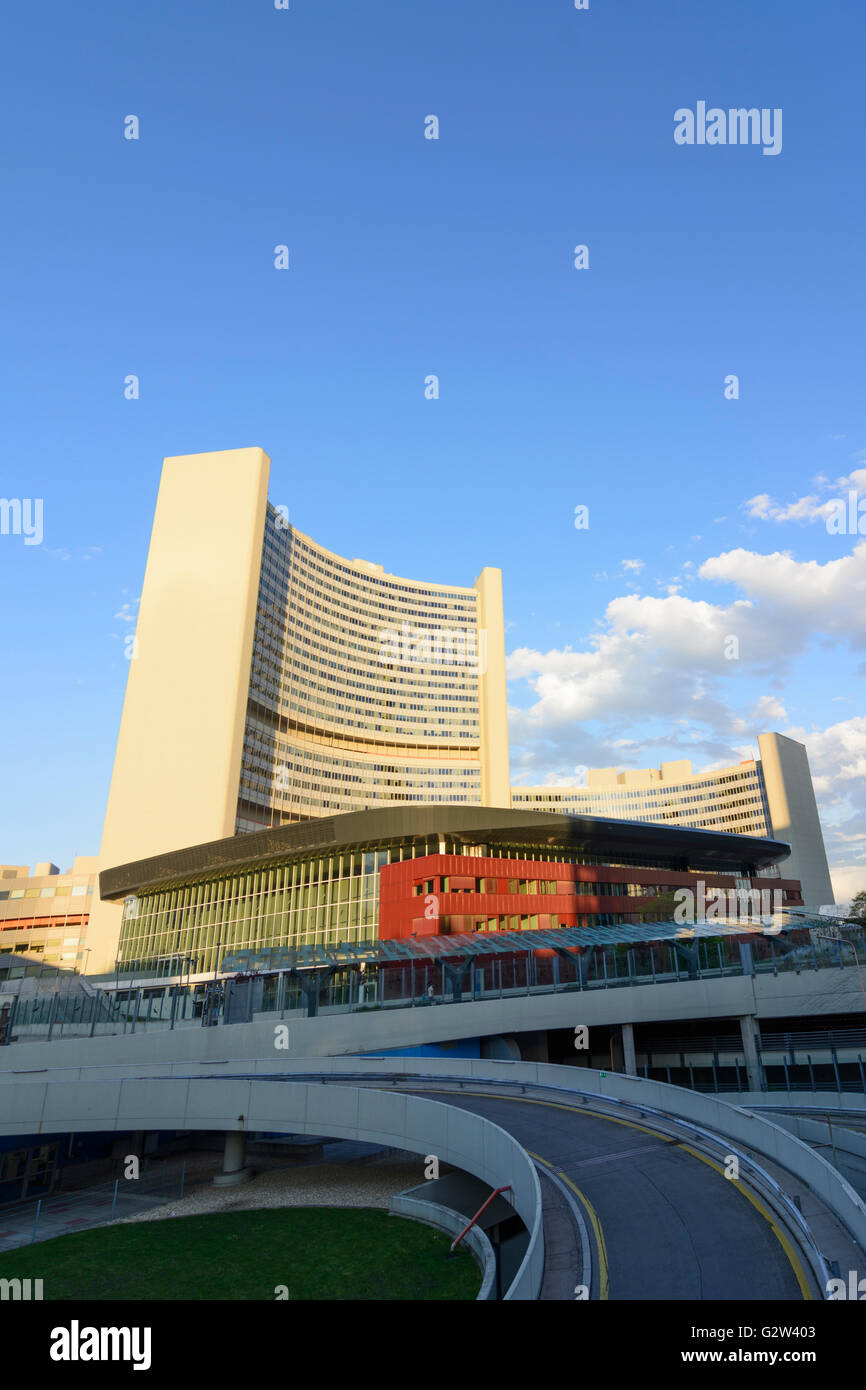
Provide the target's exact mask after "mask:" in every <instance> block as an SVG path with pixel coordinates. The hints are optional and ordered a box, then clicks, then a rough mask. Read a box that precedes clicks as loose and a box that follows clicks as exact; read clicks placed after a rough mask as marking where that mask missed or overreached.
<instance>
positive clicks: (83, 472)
mask: <svg viewBox="0 0 866 1390" xmlns="http://www.w3.org/2000/svg"><path fill="white" fill-rule="evenodd" d="M864 40H866V11H864V9H863V6H862V4H861V3H860V0H825V2H824V3H822V4H821V5H820V6H816V5H815V4H813V3H807V0H762V3H761V5H760V6H755V5H754V4H753V3H751V2H750V3H744V2H742V0H741V2H738V0H733V3H726V4H725V5H717V4H710V3H707V2H706V0H658V2H657V3H656V2H655V0H617V2H616V3H615V2H614V0H590V7H589V9H588V10H587V11H576V10H575V9H574V6H573V3H572V0H534V3H532V4H528V3H518V0H471V3H467V0H437V3H436V4H435V5H430V4H424V3H421V0H366V3H362V4H359V3H357V0H291V8H290V9H289V10H288V11H276V10H275V9H274V7H273V3H272V0H243V3H240V0H238V3H229V0H212V2H211V3H208V4H207V5H201V4H193V3H191V0H173V3H171V4H167V3H165V4H162V3H141V4H138V5H134V6H118V5H117V4H116V3H110V4H109V3H99V0H91V3H89V4H88V5H87V6H84V7H72V6H67V5H62V4H59V3H49V4H48V5H44V6H39V7H30V8H29V9H28V8H27V7H23V6H19V7H16V12H15V13H14V14H13V15H12V16H11V17H10V19H9V20H8V21H7V39H6V45H5V47H6V64H5V66H6V73H5V79H6V80H5V83H4V92H3V97H2V101H3V106H4V108H5V109H4V112H3V128H4V130H5V132H6V142H5V153H4V193H5V197H4V199H3V210H2V213H0V218H2V231H0V237H2V247H3V267H4V271H5V274H4V276H3V315H2V322H3V325H4V327H3V330H2V332H3V334H4V337H5V343H4V349H5V351H4V354H3V355H4V361H5V364H6V365H5V368H4V373H3V388H4V390H3V394H4V398H5V399H4V406H5V408H4V412H3V418H4V436H5V446H6V447H5V458H4V463H3V475H2V485H0V494H2V496H4V497H6V498H16V497H17V498H37V497H38V498H42V499H43V503H44V522H43V529H44V538H43V541H42V544H40V545H31V546H25V545H24V543H23V538H22V537H21V536H15V535H0V595H2V600H3V602H2V611H3V615H4V624H3V627H4V639H5V640H4V643H3V650H4V665H3V669H4V674H5V679H4V681H3V683H2V693H0V701H2V706H0V713H2V719H3V728H4V730H5V731H6V738H5V739H4V747H3V755H2V772H0V787H2V793H3V795H2V801H0V858H2V859H3V860H5V861H6V862H11V863H16V862H21V863H25V862H31V863H33V862H35V861H36V860H37V859H43V858H47V857H51V858H54V859H55V860H56V861H57V862H58V863H60V864H61V865H65V864H67V863H68V862H69V861H71V858H72V856H73V855H74V854H76V853H79V854H83V853H92V852H93V853H95V852H96V851H97V849H98V844H99V838H100V834H101V824H102V816H103V812H104V806H105V799H106V795H107V790H108V781H109V776H110V769H111V761H112V756H113V750H114V742H115V738H116V733H117V728H118V724H119V720H120V713H121V708H122V700H123V690H124V685H125V680H126V674H127V663H126V661H125V660H124V657H123V639H124V637H125V636H126V635H127V634H128V633H129V632H130V631H131V630H132V626H133V624H132V623H131V622H130V621H129V619H131V618H133V617H134V605H135V600H136V598H137V596H138V594H139V593H140V586H141V579H142V575H143V571H144V562H145V558H146V548H147V541H148V536H149V530H150V524H151V520H152V516H153V507H154V502H155V498H156V490H157V486H158V480H159V470H160V466H161V460H162V458H163V456H164V455H166V454H176V453H188V452H199V451H204V450H211V449H221V448H234V447H240V446H244V445H251V444H257V445H261V447H263V448H264V449H265V450H266V451H267V452H268V453H269V454H270V455H271V458H272V460H273V462H272V483H271V497H272V500H273V501H274V502H278V503H284V504H286V505H287V506H288V507H289V512H290V516H291V520H292V521H293V522H294V524H296V525H297V526H299V527H300V528H301V529H302V530H304V531H307V532H308V533H310V534H311V535H313V536H315V537H316V539H317V540H319V541H321V542H322V543H323V544H325V545H327V546H328V547H330V548H332V549H334V550H336V551H338V552H340V553H343V554H346V555H350V556H356V555H357V556H362V557H364V558H368V559H372V560H376V561H378V562H380V563H382V564H384V565H385V567H386V568H387V569H389V570H392V571H394V572H396V573H399V574H406V575H409V576H412V577H416V578H435V579H438V580H441V581H444V582H451V583H461V584H462V583H469V582H471V581H472V580H473V578H474V577H475V575H476V574H477V572H478V570H479V569H480V568H481V567H482V566H483V565H485V564H492V565H499V566H501V568H502V570H503V574H504V586H505V605H506V619H507V622H508V633H507V641H508V650H509V652H510V653H511V667H510V670H511V675H512V681H511V686H510V693H511V700H512V703H513V706H514V710H515V713H514V722H513V730H512V773H513V776H514V778H515V780H520V781H544V780H550V779H554V778H556V779H560V780H568V778H569V777H571V776H572V774H573V771H574V768H575V766H577V765H581V764H585V765H590V766H593V765H602V764H604V765H607V764H610V763H618V764H620V765H622V766H646V765H648V764H656V763H658V762H659V761H660V760H661V759H663V758H665V757H671V756H691V757H692V758H693V760H694V762H695V764H696V766H698V767H704V766H710V765H713V764H718V765H720V764H723V763H725V762H729V761H732V760H735V759H736V758H738V757H743V756H746V755H747V754H748V752H749V750H750V749H751V748H753V747H754V738H755V736H756V735H757V734H758V733H759V732H762V731H763V730H765V729H770V728H774V729H779V730H780V731H781V732H789V733H792V734H793V736H795V737H800V738H803V739H804V740H805V742H806V744H807V747H808V749H809V754H810V759H811V761H812V766H813V772H814V774H815V778H816V784H817V787H818V791H819V795H820V804H821V809H822V813H823V815H824V819H825V823H826V826H827V830H828V843H829V847H830V854H831V863H832V866H833V867H834V869H835V870H836V879H835V880H834V881H836V882H837V888H838V887H840V886H841V887H842V888H844V889H845V890H851V889H853V888H854V887H855V886H866V718H864V714H863V699H862V690H863V672H864V653H863V647H864V644H866V616H864V615H866V601H864V600H866V536H864V537H862V538H858V536H857V535H853V536H852V535H842V536H840V535H830V534H828V532H827V529H826V525H825V513H823V512H822V511H821V508H822V506H824V504H825V503H826V502H827V501H828V500H830V499H832V498H833V497H835V496H841V495H843V494H844V493H845V492H846V491H847V489H848V487H849V486H856V487H859V488H860V493H861V494H862V495H863V496H864V497H866V474H864V476H863V478H862V480H861V479H859V478H858V477H857V476H856V475H857V473H858V471H862V470H863V469H864V468H866V420H864V391H863V365H864V353H863V341H862V340H863V327H862V325H863V322H864V272H863V258H862V228H863V225H864V210H866V209H864V191H863V179H862V149H863V140H864V133H866V132H864V125H866V117H864V114H863V107H862V97H861V88H862V70H861V69H862V53H863V48H864ZM698 101H706V102H707V103H708V105H709V106H714V105H715V106H718V107H720V108H723V109H728V108H730V107H741V106H744V107H753V106H754V107H758V108H768V109H776V108H780V109H781V110H782V112H783V146H782V150H781V153H780V154H778V155H777V156H772V157H767V156H765V155H763V153H762V150H761V148H760V147H757V146H737V145H728V146H716V147H710V146H696V145H695V146H678V145H677V144H675V142H674V139H673V131H674V112H675V111H676V110H677V109H679V108H684V107H689V108H692V109H694V108H695V107H696V104H697V102H698ZM129 114H135V115H137V116H138V117H139V120H140V139H139V140H137V141H130V140H125V139H124V138H123V124H124V118H125V117H126V116H127V115H129ZM430 114H435V115H437V116H438V118H439V122H440V131H439V137H440V138H439V139H438V140H435V141H434V140H427V139H425V138H424V121H425V117H426V116H428V115H430ZM279 244H286V245H288V246H289V248H290V269H289V270H288V271H285V272H279V271H276V270H275V269H274V265H273V261H274V247H275V246H276V245H279ZM577 244H585V245H587V246H588V247H589V268H588V269H587V270H583V271H578V270H576V269H575V268H574V265H573V249H574V247H575V245H577ZM130 373H135V374H136V375H137V376H139V378H140V383H141V385H140V390H141V395H140V399H139V400H136V401H129V400H126V399H124V394H123V383H124V379H125V377H126V376H127V375H128V374H130ZM431 373H435V374H436V375H437V376H438V377H439V380H440V397H439V399H438V400H435V401H430V400H427V399H425V396H424V381H425V378H426V377H427V376H428V375H429V374H431ZM729 374H736V375H737V376H738V378H739V391H740V394H739V399H736V400H728V399H726V398H725V394H724V382H725V378H726V376H728V375H729ZM852 474H853V475H855V476H854V482H853V484H849V483H848V481H846V482H845V483H844V484H842V483H841V482H840V480H842V479H844V480H850V479H851V477H852ZM816 479H819V480H823V481H818V482H816V481H815V480H816ZM754 499H759V500H758V501H755V500H754ZM803 499H812V501H809V500H805V501H804V500H803ZM578 505H586V506H588V507H589V519H590V524H589V528H588V529H587V530H583V531H578V530H576V529H575V526H574V509H575V507H576V506H578ZM792 507H793V511H791V508H792ZM864 530H866V522H864ZM858 545H859V547H860V548H859V550H858ZM786 556H787V557H788V558H786ZM774 557H776V558H774ZM117 615H121V616H117ZM730 635H736V636H737V637H738V639H739V641H740V655H739V657H738V658H737V659H736V660H729V659H727V658H725V657H724V655H723V654H722V647H723V643H724V639H725V638H726V637H727V636H730ZM837 896H839V893H838V892H837Z"/></svg>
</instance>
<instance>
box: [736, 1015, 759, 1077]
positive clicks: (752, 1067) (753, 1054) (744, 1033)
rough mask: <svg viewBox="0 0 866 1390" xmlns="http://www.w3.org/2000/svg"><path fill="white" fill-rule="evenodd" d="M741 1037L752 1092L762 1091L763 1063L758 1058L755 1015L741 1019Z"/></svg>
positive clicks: (757, 1034) (744, 1016)
mask: <svg viewBox="0 0 866 1390" xmlns="http://www.w3.org/2000/svg"><path fill="white" fill-rule="evenodd" d="M740 1036H741V1037H742V1040H743V1052H744V1054H745V1058H746V1075H747V1077H748V1081H749V1090H750V1091H762V1090H763V1089H764V1087H763V1078H762V1076H761V1062H760V1058H759V1056H758V1037H759V1032H758V1021H757V1019H756V1018H755V1015H754V1014H743V1016H742V1017H741V1018H740Z"/></svg>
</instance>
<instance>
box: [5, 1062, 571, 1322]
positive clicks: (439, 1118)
mask: <svg viewBox="0 0 866 1390" xmlns="http://www.w3.org/2000/svg"><path fill="white" fill-rule="evenodd" d="M356 1070H357V1065H356ZM85 1075H86V1069H85ZM113 1129H114V1130H123V1131H131V1130H141V1129H144V1130H148V1129H151V1130H152V1129H193V1130H196V1129H201V1130H229V1131H231V1130H234V1131H247V1130H265V1131H267V1132H270V1133H284V1134H328V1135H332V1136H333V1137H334V1138H338V1139H355V1140H360V1141H361V1142H363V1143H367V1144H380V1145H382V1146H384V1147H386V1148H397V1149H406V1150H408V1151H409V1152H410V1153H418V1154H422V1155H427V1154H436V1156H437V1157H438V1158H439V1159H440V1160H441V1161H443V1162H446V1163H450V1164H453V1165H454V1167H456V1168H462V1169H464V1170H465V1171H466V1172H467V1173H472V1174H473V1175H474V1176H475V1177H477V1178H480V1179H481V1181H482V1182H485V1183H487V1184H488V1185H489V1186H490V1187H502V1186H505V1185H507V1184H510V1186H511V1192H510V1194H509V1195H508V1200H509V1201H510V1202H511V1204H512V1206H513V1207H514V1208H515V1210H516V1211H517V1213H518V1215H519V1216H520V1218H521V1220H522V1221H523V1224H524V1225H525V1227H526V1229H527V1231H528V1232H529V1245H528V1247H527V1251H526V1254H525V1256H524V1258H523V1262H522V1263H521V1266H520V1268H519V1270H518V1271H517V1274H516V1275H515V1277H514V1279H513V1280H512V1282H511V1284H510V1285H509V1287H508V1289H507V1290H506V1292H505V1295H504V1297H505V1298H506V1299H535V1298H537V1297H538V1294H539V1291H540V1289H541V1281H542V1276H543V1270H544V1238H543V1234H542V1211H541V1186H540V1184H539V1181H538V1174H537V1173H536V1171H535V1166H534V1164H533V1163H532V1161H531V1159H530V1158H529V1157H528V1155H527V1154H526V1153H525V1152H524V1150H523V1149H522V1148H521V1146H520V1145H519V1144H518V1143H517V1140H516V1139H513V1138H512V1136H511V1135H510V1134H507V1133H506V1131H505V1130H504V1129H500V1127H499V1125H495V1124H493V1123H492V1122H491V1121H490V1120H485V1119H482V1117H481V1116H480V1115H473V1114H471V1113H470V1112H469V1111H465V1110H459V1109H457V1107H455V1106H450V1105H448V1104H447V1103H443V1102H441V1101H434V1100H427V1099H426V1098H425V1099H422V1098H420V1097H418V1096H410V1095H405V1094H403V1093H401V1092H399V1091H386V1090H376V1089H370V1088H362V1087H353V1086H323V1085H321V1084H319V1083H317V1082H314V1081H313V1082H310V1081H290V1080H283V1079H281V1078H280V1079H276V1080H266V1079H259V1080H257V1079H255V1078H252V1077H246V1078H240V1077H230V1076H218V1077H192V1078H191V1077H188V1076H187V1077H171V1076H153V1077H123V1078H108V1077H103V1078H101V1079H98V1080H97V1079H75V1080H73V1079H54V1080H52V1079H45V1080H38V1081H37V1080H34V1079H32V1078H28V1079H27V1080H20V1081H19V1083H18V1084H17V1085H6V1086H4V1087H3V1090H2V1096H0V1134H34V1133H37V1132H38V1133H40V1134H50V1133H70V1132H75V1133H81V1132H83V1131H94V1130H97V1131H98V1130H113Z"/></svg>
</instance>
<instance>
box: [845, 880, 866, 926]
mask: <svg viewBox="0 0 866 1390" xmlns="http://www.w3.org/2000/svg"><path fill="white" fill-rule="evenodd" d="M848 916H849V920H850V921H853V922H857V923H858V925H859V926H861V927H866V889H863V890H862V891H861V892H860V893H856V894H855V895H854V897H853V898H852V899H851V906H850V907H849V908H848Z"/></svg>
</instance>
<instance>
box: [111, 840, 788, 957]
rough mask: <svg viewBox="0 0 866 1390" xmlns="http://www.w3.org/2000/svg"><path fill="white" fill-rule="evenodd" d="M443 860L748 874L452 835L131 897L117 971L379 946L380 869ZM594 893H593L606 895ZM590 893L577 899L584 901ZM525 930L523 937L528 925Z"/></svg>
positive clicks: (621, 891) (641, 856)
mask: <svg viewBox="0 0 866 1390" xmlns="http://www.w3.org/2000/svg"><path fill="white" fill-rule="evenodd" d="M443 853H444V855H445V856H448V855H458V856H466V855H467V853H471V854H472V855H473V856H474V857H475V858H482V859H483V858H486V859H489V860H504V861H508V860H518V861H522V863H526V861H532V863H534V864H540V863H551V864H575V865H589V866H605V867H609V868H623V869H625V868H630V869H647V870H651V871H658V870H676V871H678V876H679V877H680V881H682V876H683V875H689V876H694V878H696V879H697V878H698V877H700V876H701V875H718V874H720V873H722V874H730V875H733V876H736V877H737V878H738V879H739V878H741V877H742V876H743V875H744V874H746V873H747V872H748V869H747V866H746V865H744V864H743V862H742V859H741V857H738V856H737V855H736V852H735V851H732V856H731V860H730V863H725V862H720V861H719V860H718V858H715V859H707V860H706V861H704V860H701V859H700V858H698V857H695V858H694V859H692V860H691V861H690V862H689V863H688V865H687V866H686V865H685V864H684V862H683V858H682V855H681V854H679V855H677V854H671V855H670V856H667V855H654V854H648V853H645V852H641V851H636V852H635V853H633V854H630V853H616V854H611V853H608V854H598V853H595V854H594V853H592V852H591V851H586V850H579V849H567V848H557V849H553V848H551V847H549V846H544V845H530V844H526V843H522V844H513V845H509V844H490V845H475V846H472V847H471V849H470V848H469V847H467V845H466V843H465V841H463V840H462V839H460V838H457V837H452V836H450V835H449V836H445V837H444V838H440V837H438V836H437V837H430V836H419V837H414V838H411V839H404V840H402V841H401V842H400V843H392V844H390V845H387V846H384V845H382V844H379V845H377V846H370V847H361V848H358V847H353V848H351V849H348V848H347V849H345V850H343V851H341V852H339V853H338V852H334V853H331V854H326V855H310V856H297V857H294V858H293V859H292V860H291V861H286V862H283V863H274V864H270V865H256V866H251V867H249V868H248V869H245V870H243V871H239V872H233V873H226V874H221V875H216V876H213V877H209V878H208V879H206V880H203V881H201V882H196V883H184V884H176V885H173V886H167V887H165V888H162V889H155V890H153V891H140V892H139V893H137V894H135V895H130V897H129V898H128V899H127V901H126V903H125V904H124V912H123V925H122V930H121V939H120V951H119V956H118V968H119V970H120V972H121V973H122V972H124V971H125V970H127V971H128V970H130V969H132V968H134V969H135V971H136V973H141V972H144V973H148V974H149V973H152V974H154V975H171V976H181V975H184V974H190V975H199V974H204V973H208V972H211V971H214V970H216V969H218V967H219V963H220V961H221V960H222V958H223V956H224V955H226V954H228V953H229V952H234V951H240V950H253V951H261V950H266V949H270V948H272V947H278V946H289V947H291V946H306V945H316V946H327V945H336V944H337V943H338V942H344V943H347V944H354V943H356V942H362V941H371V940H376V939H377V938H378V936H379V919H380V903H379V890H380V883H381V880H380V870H381V869H382V867H383V866H385V865H388V864H397V863H400V862H402V861H404V860H407V859H416V858H426V857H427V856H430V855H431V854H436V855H440V856H441V855H442V854H443ZM762 872H763V873H766V872H767V870H766V869H764V870H762ZM744 881H746V882H747V881H748V880H747V879H746V880H744ZM591 886H594V887H595V888H596V892H598V891H599V888H605V889H606V888H607V886H608V885H607V884H606V883H604V882H602V883H600V884H599V885H591ZM591 886H587V887H586V888H584V889H582V890H580V891H582V892H589V891H590V887H591ZM536 889H537V884H536ZM527 891H529V890H527ZM544 891H546V890H544V889H542V892H544ZM615 891H616V895H617V896H636V895H637V891H638V885H637V884H635V885H632V886H628V885H622V886H618V887H617V889H616V890H615ZM647 891H651V892H653V893H654V892H655V891H656V890H655V888H653V889H652V890H645V892H647ZM624 906H625V905H624ZM616 920H625V917H624V916H619V917H618V916H617V915H616V914H611V913H609V912H602V913H589V914H582V915H581V921H580V925H582V926H591V925H594V924H600V923H613V922H615V921H616ZM497 925H499V924H497ZM523 925H524V926H527V927H528V926H529V925H530V918H527V920H526V922H525V923H523Z"/></svg>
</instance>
